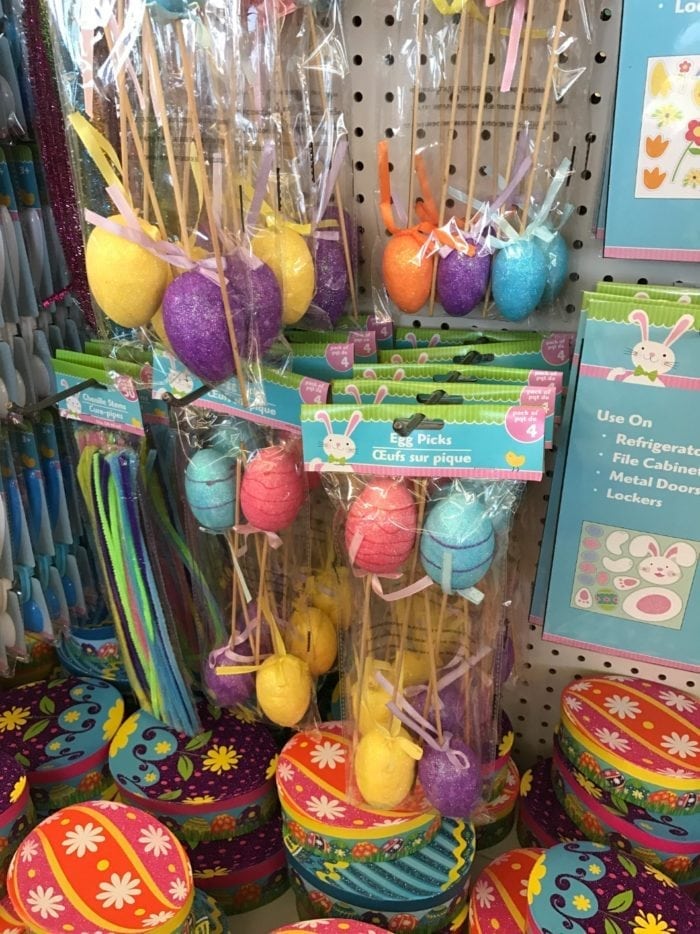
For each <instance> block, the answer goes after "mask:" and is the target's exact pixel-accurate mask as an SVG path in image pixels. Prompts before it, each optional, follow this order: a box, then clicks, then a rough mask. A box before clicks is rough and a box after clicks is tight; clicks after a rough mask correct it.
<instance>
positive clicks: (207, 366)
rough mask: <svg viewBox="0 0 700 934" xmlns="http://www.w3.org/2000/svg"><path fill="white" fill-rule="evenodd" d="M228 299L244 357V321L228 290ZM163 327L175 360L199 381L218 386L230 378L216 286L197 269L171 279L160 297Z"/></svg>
mask: <svg viewBox="0 0 700 934" xmlns="http://www.w3.org/2000/svg"><path fill="white" fill-rule="evenodd" d="M229 297H230V299H231V302H230V304H231V313H232V316H233V328H234V332H235V334H236V342H237V344H238V349H239V351H240V352H241V353H244V351H245V348H246V345H247V334H248V324H247V319H246V317H245V314H244V313H243V312H242V310H241V308H240V305H239V303H238V302H237V301H236V300H235V295H232V293H231V287H230V286H229ZM163 324H164V326H165V333H166V335H167V337H168V340H169V341H170V345H171V346H172V348H173V350H174V351H175V353H176V354H177V356H178V357H179V358H180V360H182V362H183V363H184V364H185V366H186V367H187V368H188V369H189V370H192V372H193V373H194V374H195V375H196V376H198V377H199V378H200V379H201V380H204V382H206V383H219V382H221V381H222V380H225V379H229V378H230V377H231V376H233V374H234V372H235V365H234V360H233V350H232V348H231V340H230V337H229V332H228V326H227V324H226V311H225V309H224V302H223V299H222V296H221V289H220V287H219V284H218V282H215V281H213V280H211V279H209V278H208V277H207V276H204V275H202V273H201V272H200V271H199V270H197V269H192V270H189V271H188V272H185V273H183V274H182V275H181V276H178V277H177V278H176V279H173V281H172V282H171V283H170V285H169V286H168V288H167V289H166V291H165V295H164V296H163Z"/></svg>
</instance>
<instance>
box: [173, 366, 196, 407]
mask: <svg viewBox="0 0 700 934" xmlns="http://www.w3.org/2000/svg"><path fill="white" fill-rule="evenodd" d="M168 383H169V384H170V388H171V390H172V393H173V395H174V396H175V398H176V399H182V398H183V396H187V395H189V393H191V392H192V390H193V389H194V382H193V380H192V377H191V376H190V374H189V373H188V372H186V371H183V370H176V369H175V367H173V368H172V369H171V370H170V372H169V373H168Z"/></svg>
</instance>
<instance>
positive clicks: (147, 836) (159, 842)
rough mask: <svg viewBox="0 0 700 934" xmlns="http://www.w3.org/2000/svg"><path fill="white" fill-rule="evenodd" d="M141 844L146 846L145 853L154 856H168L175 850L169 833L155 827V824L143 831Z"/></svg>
mask: <svg viewBox="0 0 700 934" xmlns="http://www.w3.org/2000/svg"><path fill="white" fill-rule="evenodd" d="M139 843H142V844H143V845H144V846H143V849H144V852H145V853H152V854H153V855H154V856H167V855H168V853H169V852H170V850H171V849H172V848H173V845H172V843H171V841H170V839H169V837H168V833H167V831H166V830H165V829H164V828H163V827H155V826H154V825H153V824H149V825H148V827H144V828H143V829H142V831H141V836H140V837H139Z"/></svg>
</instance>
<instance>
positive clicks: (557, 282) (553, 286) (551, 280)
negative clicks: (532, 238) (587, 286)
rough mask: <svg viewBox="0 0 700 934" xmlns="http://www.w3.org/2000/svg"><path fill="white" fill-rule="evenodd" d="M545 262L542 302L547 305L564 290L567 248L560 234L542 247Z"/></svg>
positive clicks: (567, 270)
mask: <svg viewBox="0 0 700 934" xmlns="http://www.w3.org/2000/svg"><path fill="white" fill-rule="evenodd" d="M542 249H543V251H544V256H545V259H546V261H547V282H546V283H545V287H544V292H543V293H542V301H543V302H545V303H547V304H549V303H551V302H553V301H554V299H555V298H556V297H557V295H559V293H560V292H561V290H562V289H563V288H564V283H565V282H566V276H567V274H568V272H569V247H568V246H567V243H566V240H565V239H564V238H563V237H562V235H561V234H560V233H556V234H554V237H553V238H552V239H551V240H550V241H549V243H545V244H544V245H543V246H542Z"/></svg>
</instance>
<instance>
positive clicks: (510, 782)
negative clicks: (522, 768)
mask: <svg viewBox="0 0 700 934" xmlns="http://www.w3.org/2000/svg"><path fill="white" fill-rule="evenodd" d="M517 784H518V776H517V775H514V774H513V772H509V773H508V778H507V779H506V785H507V786H508V788H512V787H513V785H517Z"/></svg>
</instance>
